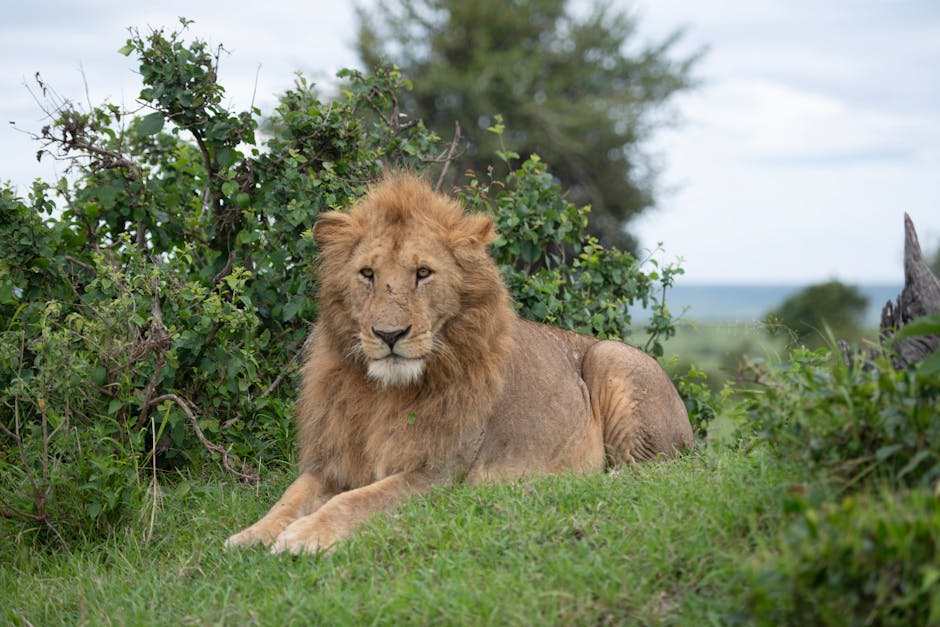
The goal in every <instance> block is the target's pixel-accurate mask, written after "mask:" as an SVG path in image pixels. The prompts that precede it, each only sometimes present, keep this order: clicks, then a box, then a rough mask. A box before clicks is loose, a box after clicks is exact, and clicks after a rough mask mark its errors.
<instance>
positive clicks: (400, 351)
mask: <svg viewBox="0 0 940 627" xmlns="http://www.w3.org/2000/svg"><path fill="white" fill-rule="evenodd" d="M459 279H460V277H459V270H458V268H457V266H456V264H455V263H454V260H453V258H452V257H451V255H450V253H449V252H448V251H447V250H446V248H445V247H444V246H443V245H442V243H441V242H439V241H435V239H434V238H427V237H415V236H412V237H408V236H403V237H398V238H390V237H383V236H379V237H375V238H368V239H366V240H364V241H363V242H362V243H361V244H360V245H359V246H358V247H357V250H356V253H355V254H354V255H353V258H352V263H351V264H350V266H349V276H348V277H347V280H348V281H349V282H350V286H349V292H348V294H349V297H348V298H349V304H350V314H351V315H352V316H353V318H354V319H355V320H356V322H357V323H358V337H357V340H358V349H359V350H360V351H361V354H362V357H363V358H364V359H365V360H366V363H367V364H368V375H369V377H371V378H372V379H375V380H376V381H379V382H381V383H383V384H385V385H391V386H400V385H407V384H410V383H413V382H415V381H417V380H418V379H420V378H421V375H422V374H423V373H424V370H425V368H426V367H427V364H428V361H429V360H430V358H431V357H432V356H434V355H435V352H440V351H441V350H443V348H444V345H443V344H442V343H441V341H440V339H439V338H440V334H441V330H442V327H443V326H444V325H445V324H446V323H447V321H448V320H450V319H451V318H453V317H454V316H456V315H457V314H458V313H459V310H460V309H459V308H460V294H459V293H458V291H457V289H455V286H457V285H459Z"/></svg>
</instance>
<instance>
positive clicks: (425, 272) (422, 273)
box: [415, 266, 433, 281]
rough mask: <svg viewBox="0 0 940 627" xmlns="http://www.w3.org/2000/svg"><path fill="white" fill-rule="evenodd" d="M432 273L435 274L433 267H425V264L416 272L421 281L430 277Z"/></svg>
mask: <svg viewBox="0 0 940 627" xmlns="http://www.w3.org/2000/svg"><path fill="white" fill-rule="evenodd" d="M432 274H433V272H432V271H431V269H430V268H425V267H424V266H421V267H420V268H418V271H417V272H415V276H416V277H418V280H419V281H420V280H421V279H426V278H428V277H429V276H431V275H432Z"/></svg>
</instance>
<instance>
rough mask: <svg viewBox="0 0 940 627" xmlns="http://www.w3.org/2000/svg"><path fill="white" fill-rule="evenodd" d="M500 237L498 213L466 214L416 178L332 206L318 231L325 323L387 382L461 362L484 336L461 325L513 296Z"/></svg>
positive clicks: (341, 347)
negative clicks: (496, 253)
mask: <svg viewBox="0 0 940 627" xmlns="http://www.w3.org/2000/svg"><path fill="white" fill-rule="evenodd" d="M494 237H495V232H494V230H493V222H492V219H491V218H489V217H488V216H486V215H480V214H466V213H464V212H463V210H462V209H461V207H460V206H459V205H458V204H457V203H456V202H454V201H453V200H451V199H449V198H447V197H446V196H443V195H439V194H436V193H434V192H433V191H432V190H431V188H430V187H429V186H428V184H427V183H426V182H424V181H422V180H420V179H417V178H413V177H407V176H404V177H400V178H396V179H394V180H393V181H392V182H387V183H385V184H383V185H380V186H378V187H376V188H374V189H372V190H371V192H370V193H369V194H368V195H367V196H366V197H365V198H364V199H363V200H362V201H360V202H359V203H358V204H357V205H356V206H355V207H354V208H353V209H352V210H351V211H350V212H349V213H348V214H346V213H338V212H329V213H325V214H322V215H321V216H320V219H319V220H318V222H317V225H316V227H315V229H314V238H315V239H316V241H317V244H318V246H319V247H320V252H321V263H320V268H319V280H320V303H321V320H322V321H323V322H324V324H323V326H322V331H323V332H326V333H328V334H329V335H330V336H331V337H332V338H334V339H335V340H336V341H335V345H336V346H337V350H338V351H339V352H340V353H342V354H343V356H344V358H346V359H354V360H355V361H357V362H359V363H360V364H362V365H363V367H364V370H365V374H366V375H367V376H368V377H369V378H371V379H374V380H375V381H378V382H380V383H381V384H382V385H385V386H407V385H411V384H413V383H416V382H418V381H420V380H421V379H422V377H423V376H424V375H425V374H426V373H427V372H428V371H429V370H431V369H434V368H436V367H440V366H442V365H449V366H450V367H451V370H453V369H454V368H453V366H454V365H455V362H454V355H455V354H462V353H463V352H466V343H467V342H473V341H477V342H478V341H479V337H478V334H476V333H474V332H472V331H470V332H468V331H462V330H461V329H462V328H463V327H467V328H471V327H474V325H479V324H481V323H482V324H486V321H485V319H484V320H481V316H479V315H477V314H473V313H469V312H472V311H477V310H479V309H480V308H481V303H483V302H486V303H488V304H487V305H486V306H487V307H492V302H493V299H497V300H499V299H500V298H503V294H504V292H503V291H502V290H504V288H503V287H502V284H501V283H500V279H499V271H498V269H497V268H496V265H495V264H494V263H493V261H492V259H490V257H489V255H488V254H487V252H486V245H487V244H488V243H489V242H490V241H492V239H493V238H494ZM471 318H472V320H471ZM461 321H463V322H465V323H466V322H472V324H469V325H467V324H464V325H461ZM455 341H459V342H463V343H464V346H463V348H461V350H460V351H457V350H456V349H455V347H454V346H453V343H454V342H455ZM442 360H444V361H447V362H449V363H448V364H444V361H442Z"/></svg>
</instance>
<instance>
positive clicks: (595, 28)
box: [357, 0, 698, 249]
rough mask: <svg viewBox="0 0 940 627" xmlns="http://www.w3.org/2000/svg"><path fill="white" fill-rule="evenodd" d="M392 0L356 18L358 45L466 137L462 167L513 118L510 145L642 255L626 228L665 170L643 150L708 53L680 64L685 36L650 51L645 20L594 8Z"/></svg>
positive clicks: (606, 237)
mask: <svg viewBox="0 0 940 627" xmlns="http://www.w3.org/2000/svg"><path fill="white" fill-rule="evenodd" d="M587 9H588V10H587V11H586V12H585V11H583V10H581V7H577V6H575V3H570V2H568V1H567V0H513V1H510V2H506V1H505V0H387V1H383V2H380V3H379V5H378V7H377V8H374V9H373V8H372V7H370V10H368V11H367V10H365V9H364V8H362V7H360V8H359V10H358V18H359V35H358V42H357V47H358V51H359V55H360V57H361V58H362V60H363V62H364V63H365V64H366V65H367V66H370V67H373V66H378V65H380V63H381V62H383V61H389V62H392V63H394V64H396V65H397V66H399V67H400V68H401V70H402V72H403V73H404V74H405V75H406V76H409V77H410V78H412V79H413V80H414V89H413V90H412V91H411V92H408V93H405V94H402V97H403V99H404V100H406V101H407V106H406V107H405V108H406V109H410V110H412V111H414V112H415V114H416V115H418V116H419V117H420V118H421V119H423V120H424V121H425V123H426V124H427V125H428V127H429V128H430V129H432V130H433V131H435V132H436V133H437V134H438V135H440V136H442V137H448V138H449V137H451V136H452V135H453V134H454V131H455V123H459V124H460V129H461V132H462V133H463V135H464V136H465V137H466V138H467V140H468V146H467V150H466V153H465V154H464V155H463V157H462V158H461V159H460V160H459V161H458V163H459V164H460V165H462V166H464V167H466V168H472V169H473V170H475V171H476V172H478V173H482V172H485V171H486V169H487V167H488V166H490V164H492V162H493V154H494V153H495V152H496V151H497V150H499V149H500V148H501V146H500V145H499V144H498V143H497V141H498V138H496V137H494V136H493V135H492V134H489V133H487V132H486V129H487V128H489V127H490V126H491V125H493V123H494V120H495V119H496V118H495V116H497V115H499V116H502V118H503V119H504V120H505V123H506V132H505V135H504V139H505V142H506V146H508V147H509V148H510V149H512V150H513V151H516V152H518V153H519V154H521V155H522V156H523V157H526V156H528V155H529V154H532V153H537V154H538V155H540V156H541V157H542V158H543V160H544V161H545V162H546V163H548V164H551V172H552V174H553V175H555V176H556V177H557V178H558V180H559V181H560V182H561V184H562V187H564V188H566V189H567V190H568V194H569V199H570V200H571V201H572V202H574V203H575V204H590V205H591V206H592V214H591V227H590V228H591V232H592V233H593V234H595V235H597V236H599V237H600V239H601V241H602V242H604V243H616V244H618V245H620V246H624V247H627V248H631V249H632V248H634V246H635V242H634V241H633V240H632V238H630V237H629V235H627V234H626V233H625V232H624V231H623V226H624V224H625V222H626V221H627V220H629V219H630V218H631V217H632V216H634V215H636V214H638V213H640V212H642V211H643V210H645V209H647V208H649V207H651V206H653V204H654V201H655V192H656V170H657V168H656V167H655V165H654V164H653V163H652V159H651V157H650V155H649V154H648V153H647V152H646V150H645V147H644V142H645V140H647V139H648V138H649V137H650V135H651V133H652V132H653V131H654V130H656V129H657V128H659V127H660V126H662V125H663V124H665V123H667V122H668V121H669V118H668V116H666V115H665V114H666V113H667V108H666V107H665V105H667V103H668V102H669V101H670V99H671V97H672V96H674V95H675V94H676V93H678V92H681V91H683V90H686V89H688V88H689V87H690V86H692V84H693V81H692V77H691V72H692V69H693V67H694V65H695V61H696V59H697V57H698V55H692V56H687V57H682V56H679V55H678V54H677V53H676V52H675V44H676V43H677V41H678V40H679V37H680V34H679V33H678V32H677V33H675V34H673V35H672V36H670V37H668V38H666V39H665V40H664V41H661V42H659V43H656V44H652V45H644V44H642V43H641V42H640V41H639V37H638V35H637V32H636V27H637V20H636V19H635V18H633V17H632V16H630V15H628V14H626V13H623V12H618V11H615V10H613V9H612V8H611V7H610V5H609V4H607V3H604V2H600V1H599V2H595V3H594V4H593V5H591V6H589V7H587Z"/></svg>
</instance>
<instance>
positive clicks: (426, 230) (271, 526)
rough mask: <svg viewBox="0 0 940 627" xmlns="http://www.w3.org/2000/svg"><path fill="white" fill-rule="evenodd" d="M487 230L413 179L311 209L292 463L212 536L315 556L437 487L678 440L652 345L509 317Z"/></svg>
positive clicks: (684, 421) (669, 394) (645, 453)
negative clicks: (315, 304) (316, 309)
mask: <svg viewBox="0 0 940 627" xmlns="http://www.w3.org/2000/svg"><path fill="white" fill-rule="evenodd" d="M496 236H497V234H496V231H495V228H494V224H493V220H492V218H491V217H490V216H488V215H485V214H479V213H468V212H465V211H464V210H463V208H462V207H461V206H460V205H459V204H458V202H456V201H455V200H453V199H452V198H450V197H449V196H446V195H443V194H439V193H437V192H435V191H434V190H433V189H432V188H431V187H430V185H429V184H428V183H427V182H426V181H424V180H423V179H421V178H420V177H418V176H415V175H413V174H404V173H395V174H389V175H387V176H386V177H384V178H383V179H382V180H380V181H379V182H378V183H376V184H375V185H374V186H372V188H371V189H370V190H369V192H368V193H367V194H366V196H365V197H364V198H363V199H362V200H361V201H359V202H358V203H357V204H356V205H355V206H354V207H353V208H352V209H351V210H350V211H349V212H348V213H342V212H328V213H324V214H321V216H320V217H319V219H318V221H317V223H316V225H315V226H314V230H313V237H314V240H315V241H316V244H317V246H318V247H319V250H320V260H319V265H318V268H317V279H318V283H319V304H320V315H319V318H318V319H317V322H316V323H315V325H314V328H313V332H312V334H311V337H310V339H309V340H308V348H307V352H306V360H305V364H304V367H303V371H302V376H301V382H300V389H299V396H298V399H297V402H296V418H297V422H298V427H299V430H298V440H299V451H300V455H299V461H300V466H301V468H302V472H301V473H300V476H299V477H298V478H297V479H296V480H295V481H294V482H293V483H292V484H291V485H290V486H289V487H288V488H287V490H286V491H285V493H284V495H283V497H281V499H280V500H279V501H278V502H277V503H275V505H274V506H273V507H272V508H271V510H270V511H269V512H268V513H267V514H266V515H265V516H264V517H263V518H261V520H259V521H258V522H256V523H255V524H253V525H251V526H250V527H248V528H247V529H244V530H243V531H241V532H240V533H237V534H235V535H233V536H231V537H230V538H229V539H228V540H227V541H226V545H227V546H240V545H250V544H254V543H263V544H265V545H268V546H270V547H271V551H272V552H273V553H281V552H290V553H301V552H311V553H313V552H317V551H320V550H322V549H326V548H328V547H331V546H332V545H334V543H336V542H337V541H339V540H342V539H343V538H346V537H348V536H349V535H350V534H352V533H353V532H354V530H355V529H356V527H357V526H359V525H360V524H362V523H363V522H364V521H366V520H367V519H369V518H370V517H372V516H373V515H375V514H377V513H379V512H386V511H389V510H390V509H392V508H394V507H396V506H397V505H399V504H400V503H402V502H403V501H404V500H406V499H408V498H409V497H411V496H413V495H418V494H421V493H423V492H425V491H427V490H429V489H430V488H432V487H434V486H447V485H454V484H457V483H459V482H464V481H465V482H469V483H471V484H475V483H479V482H484V481H498V480H509V479H513V478H521V477H530V476H534V475H542V474H546V473H561V472H572V473H587V472H597V471H602V470H603V469H605V467H608V466H610V465H614V464H624V463H632V462H639V461H643V460H650V459H653V458H655V457H657V456H665V457H672V456H674V455H675V454H676V453H677V452H678V451H679V450H681V449H682V448H684V447H686V446H687V445H689V444H690V443H691V442H692V428H691V425H690V424H689V419H688V415H687V413H686V410H685V406H684V404H683V402H682V401H681V399H680V398H679V395H678V393H677V391H676V389H675V387H674V386H673V384H672V382H671V381H670V380H669V378H668V377H667V376H666V374H665V372H663V370H662V368H661V367H660V366H659V364H658V363H657V362H656V361H655V360H654V359H653V358H651V357H650V356H648V355H647V354H646V353H644V352H643V351H641V350H639V349H636V348H633V347H631V346H628V345H626V344H623V343H620V342H616V341H609V340H603V341H602V340H599V339H597V338H594V337H589V336H586V335H581V334H578V333H575V332H572V331H567V330H563V329H559V328H554V327H550V326H546V325H544V324H539V323H536V322H531V321H529V320H525V319H522V318H520V317H518V316H517V315H516V313H515V310H514V307H513V303H512V299H511V297H510V295H509V291H508V290H507V288H506V287H505V285H504V284H503V282H502V280H501V276H500V272H499V269H498V267H497V265H496V263H495V262H494V261H493V259H492V258H491V257H490V255H489V252H488V245H489V244H490V243H491V242H492V241H493V240H494V239H495V238H496Z"/></svg>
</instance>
